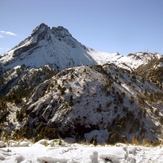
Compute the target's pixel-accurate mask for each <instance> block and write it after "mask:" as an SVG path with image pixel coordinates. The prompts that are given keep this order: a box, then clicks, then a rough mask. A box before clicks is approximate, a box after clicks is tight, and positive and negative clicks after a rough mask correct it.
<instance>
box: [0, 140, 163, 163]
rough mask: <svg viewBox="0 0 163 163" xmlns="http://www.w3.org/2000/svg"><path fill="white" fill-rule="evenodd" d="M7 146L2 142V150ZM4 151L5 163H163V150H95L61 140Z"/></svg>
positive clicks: (120, 146) (121, 147)
mask: <svg viewBox="0 0 163 163" xmlns="http://www.w3.org/2000/svg"><path fill="white" fill-rule="evenodd" d="M3 145H4V143H3V142H0V146H1V147H2V146H3ZM5 145H6V147H4V148H0V162H2V163H107V162H112V163H162V162H163V147H162V146H158V147H143V146H131V145H125V144H117V145H116V146H109V145H105V146H96V147H95V146H93V145H82V144H76V143H73V144H69V143H66V142H63V141H58V140H51V141H47V140H41V141H39V142H37V143H35V144H32V143H30V142H28V141H27V140H24V141H21V142H14V141H9V142H7V143H5Z"/></svg>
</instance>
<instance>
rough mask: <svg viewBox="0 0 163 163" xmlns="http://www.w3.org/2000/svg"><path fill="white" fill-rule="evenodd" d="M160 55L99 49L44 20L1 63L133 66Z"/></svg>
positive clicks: (34, 66) (57, 65)
mask: <svg viewBox="0 0 163 163" xmlns="http://www.w3.org/2000/svg"><path fill="white" fill-rule="evenodd" d="M161 56H162V55H160V54H152V53H143V52H141V53H135V54H130V55H128V56H122V55H120V54H119V53H106V52H99V51H96V50H93V49H91V48H88V47H86V46H84V45H82V44H81V43H79V42H78V41H77V40H76V39H75V38H73V37H72V35H71V34H70V33H69V31H68V30H67V29H65V28H64V27H62V26H59V27H52V28H50V27H48V26H47V25H45V24H43V23H42V24H40V25H39V26H37V27H36V28H35V29H34V30H33V31H32V34H31V36H29V37H28V38H26V39H25V40H24V41H22V42H21V43H19V44H18V45H17V46H15V47H14V48H12V49H11V50H10V51H9V52H8V53H6V54H5V55H4V56H1V58H0V64H1V66H2V67H3V69H4V70H5V69H8V68H11V69H12V68H14V67H15V66H18V65H19V66H21V65H25V66H26V67H30V68H38V67H41V66H44V65H51V66H52V67H54V68H55V69H58V70H62V69H64V68H68V67H74V66H80V65H96V64H106V63H114V64H116V65H117V66H119V67H122V68H126V69H129V70H131V69H135V68H137V67H139V66H140V65H142V64H146V63H147V62H148V60H150V59H152V58H153V57H157V58H160V57H161Z"/></svg>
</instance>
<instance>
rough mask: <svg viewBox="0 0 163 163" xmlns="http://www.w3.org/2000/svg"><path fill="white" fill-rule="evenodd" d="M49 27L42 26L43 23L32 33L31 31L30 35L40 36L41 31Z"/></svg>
mask: <svg viewBox="0 0 163 163" xmlns="http://www.w3.org/2000/svg"><path fill="white" fill-rule="evenodd" d="M48 28H49V27H48V26H47V25H46V24H44V23H41V24H40V25H38V26H37V27H36V28H35V29H34V30H33V31H32V34H31V36H34V35H35V34H40V33H42V32H43V31H45V30H47V29H48Z"/></svg>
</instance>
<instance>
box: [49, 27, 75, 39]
mask: <svg viewBox="0 0 163 163" xmlns="http://www.w3.org/2000/svg"><path fill="white" fill-rule="evenodd" d="M52 32H53V34H54V35H56V36H59V37H62V38H64V37H65V36H71V37H72V35H71V34H70V33H69V31H68V30H67V29H66V28H64V27H63V26H58V27H53V28H52Z"/></svg>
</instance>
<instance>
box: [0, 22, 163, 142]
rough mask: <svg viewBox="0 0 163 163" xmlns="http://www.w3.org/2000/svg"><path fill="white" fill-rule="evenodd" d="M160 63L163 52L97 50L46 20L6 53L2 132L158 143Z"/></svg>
mask: <svg viewBox="0 0 163 163" xmlns="http://www.w3.org/2000/svg"><path fill="white" fill-rule="evenodd" d="M162 61H163V59H162V55H161V54H158V53H147V52H139V53H131V54H129V55H128V56H122V55H120V54H119V53H113V54H110V53H105V52H98V51H96V50H93V49H91V48H88V47H86V46H84V45H82V44H81V43H79V42H78V41H77V40H76V39H75V38H73V37H72V35H71V34H70V33H69V31H68V30H67V29H65V28H63V27H61V26H60V27H57V28H54V27H53V28H52V29H50V28H49V27H48V26H47V25H45V24H40V25H39V26H38V27H36V28H35V29H34V30H33V32H32V34H31V36H30V37H28V38H27V39H25V40H24V41H22V42H21V43H20V44H19V45H17V46H16V47H14V48H13V49H11V50H10V51H9V52H8V53H6V54H4V55H3V56H1V57H0V121H1V127H0V130H1V132H0V136H1V138H6V139H9V138H12V139H13V138H16V139H20V138H22V137H26V138H28V139H34V140H35V141H37V140H40V139H42V138H45V137H46V138H49V139H53V138H58V137H61V138H66V137H71V138H74V139H75V141H88V142H94V141H97V142H100V143H102V142H107V143H115V142H126V141H127V142H131V141H132V140H133V139H136V140H137V141H138V142H140V143H142V142H143V140H146V141H148V142H149V143H152V144H158V143H159V141H160V140H162V136H163V133H162V129H163V128H162V124H163V110H162V108H163V98H162V97H163V90H162V86H163V78H162V76H163V66H162V65H163V64H162V63H163V62H162Z"/></svg>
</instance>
